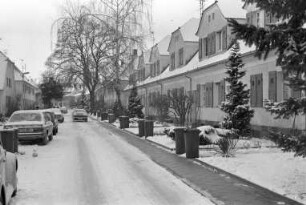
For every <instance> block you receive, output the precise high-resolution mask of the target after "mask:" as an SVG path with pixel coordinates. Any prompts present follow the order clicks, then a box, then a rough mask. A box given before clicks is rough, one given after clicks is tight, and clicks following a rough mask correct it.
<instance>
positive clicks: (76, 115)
mask: <svg viewBox="0 0 306 205" xmlns="http://www.w3.org/2000/svg"><path fill="white" fill-rule="evenodd" d="M72 120H73V122H75V121H85V122H87V121H88V115H87V112H86V110H84V109H75V110H73V112H72Z"/></svg>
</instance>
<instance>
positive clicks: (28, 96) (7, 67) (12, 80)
mask: <svg viewBox="0 0 306 205" xmlns="http://www.w3.org/2000/svg"><path fill="white" fill-rule="evenodd" d="M38 92H39V88H38V87H37V86H36V85H35V84H34V83H33V82H31V81H30V80H28V79H27V78H26V77H25V73H23V72H22V71H20V70H19V69H18V68H17V66H16V65H15V63H14V62H12V61H11V60H10V59H9V58H8V57H7V56H6V55H4V54H3V53H2V52H0V113H1V114H5V115H6V114H9V113H10V112H11V111H12V110H15V109H33V108H34V107H35V103H36V102H37V99H36V96H37V95H36V94H37V93H38Z"/></svg>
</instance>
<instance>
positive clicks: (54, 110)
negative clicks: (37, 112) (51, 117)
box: [52, 108, 64, 123]
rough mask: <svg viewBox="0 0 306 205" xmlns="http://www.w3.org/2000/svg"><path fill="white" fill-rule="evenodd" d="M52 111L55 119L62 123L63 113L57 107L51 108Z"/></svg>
mask: <svg viewBox="0 0 306 205" xmlns="http://www.w3.org/2000/svg"><path fill="white" fill-rule="evenodd" d="M52 111H53V112H54V114H55V117H56V119H57V121H58V122H60V123H63V122H64V115H63V114H62V112H61V110H60V109H59V108H53V109H52Z"/></svg>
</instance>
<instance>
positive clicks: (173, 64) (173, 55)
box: [170, 53, 175, 70]
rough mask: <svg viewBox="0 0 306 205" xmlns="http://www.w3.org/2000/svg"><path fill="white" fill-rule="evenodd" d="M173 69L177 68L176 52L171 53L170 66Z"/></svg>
mask: <svg viewBox="0 0 306 205" xmlns="http://www.w3.org/2000/svg"><path fill="white" fill-rule="evenodd" d="M170 69H171V70H174V69H175V53H172V54H171V66H170Z"/></svg>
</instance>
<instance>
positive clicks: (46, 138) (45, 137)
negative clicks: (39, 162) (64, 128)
mask: <svg viewBox="0 0 306 205" xmlns="http://www.w3.org/2000/svg"><path fill="white" fill-rule="evenodd" d="M48 142H49V139H48V134H46V135H45V136H44V138H43V139H42V142H41V144H42V145H46V144H48Z"/></svg>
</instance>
